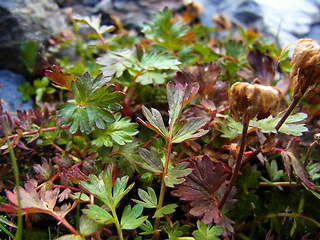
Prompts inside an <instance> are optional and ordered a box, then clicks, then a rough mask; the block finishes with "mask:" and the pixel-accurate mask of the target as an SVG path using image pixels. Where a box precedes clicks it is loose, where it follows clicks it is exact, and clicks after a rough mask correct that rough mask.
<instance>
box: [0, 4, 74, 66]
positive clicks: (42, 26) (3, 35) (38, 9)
mask: <svg viewBox="0 0 320 240" xmlns="http://www.w3.org/2000/svg"><path fill="white" fill-rule="evenodd" d="M68 28H69V27H68V24H67V19H66V17H65V16H63V15H62V13H61V12H60V11H59V7H58V5H57V4H56V3H55V2H54V1H53V0H0V42H1V45H0V69H1V68H2V69H11V70H15V71H17V72H21V66H22V63H21V59H20V47H21V45H22V44H23V43H24V42H27V41H30V40H32V41H36V42H38V44H39V46H42V45H43V44H44V42H45V41H46V40H47V39H48V38H49V37H51V36H52V35H58V34H59V33H60V32H61V31H62V30H65V29H68Z"/></svg>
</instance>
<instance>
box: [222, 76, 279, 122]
mask: <svg viewBox="0 0 320 240" xmlns="http://www.w3.org/2000/svg"><path fill="white" fill-rule="evenodd" d="M228 100H229V105H230V110H231V113H232V114H233V118H234V119H235V120H236V121H239V119H240V117H241V116H243V115H244V114H247V116H248V117H249V119H252V118H254V117H257V118H258V119H263V118H267V117H268V116H269V115H270V114H271V115H272V116H276V115H277V113H278V109H279V103H280V100H281V91H280V90H279V89H277V88H275V87H271V86H264V85H260V84H250V83H242V82H237V83H234V84H233V85H232V86H231V88H230V90H229V92H228Z"/></svg>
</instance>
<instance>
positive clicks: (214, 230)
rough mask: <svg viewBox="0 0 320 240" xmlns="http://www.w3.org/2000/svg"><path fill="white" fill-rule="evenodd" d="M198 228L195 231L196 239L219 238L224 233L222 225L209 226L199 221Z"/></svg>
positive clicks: (217, 239) (216, 239)
mask: <svg viewBox="0 0 320 240" xmlns="http://www.w3.org/2000/svg"><path fill="white" fill-rule="evenodd" d="M197 227H198V230H196V231H194V232H193V236H194V238H195V240H219V239H220V238H219V236H220V235H221V234H222V233H223V230H222V228H221V227H220V226H213V227H210V225H209V226H207V225H206V224H205V223H204V222H200V221H198V222H197Z"/></svg>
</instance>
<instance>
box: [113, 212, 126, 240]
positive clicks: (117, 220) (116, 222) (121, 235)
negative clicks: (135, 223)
mask: <svg viewBox="0 0 320 240" xmlns="http://www.w3.org/2000/svg"><path fill="white" fill-rule="evenodd" d="M111 212H112V216H113V219H114V223H115V225H116V228H117V232H118V235H119V239H120V240H123V233H122V229H121V226H120V223H119V219H118V216H117V212H116V209H114V208H111Z"/></svg>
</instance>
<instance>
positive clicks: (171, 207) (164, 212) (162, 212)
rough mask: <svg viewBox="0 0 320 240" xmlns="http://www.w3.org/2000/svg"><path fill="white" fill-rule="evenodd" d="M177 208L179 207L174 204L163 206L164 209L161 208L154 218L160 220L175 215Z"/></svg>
mask: <svg viewBox="0 0 320 240" xmlns="http://www.w3.org/2000/svg"><path fill="white" fill-rule="evenodd" d="M177 207H178V205H177V204H174V203H172V204H169V205H166V206H163V207H162V208H160V209H159V210H157V211H156V212H155V213H154V215H153V218H160V217H163V216H164V215H167V214H170V213H173V212H174V211H175V209H176V208H177Z"/></svg>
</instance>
